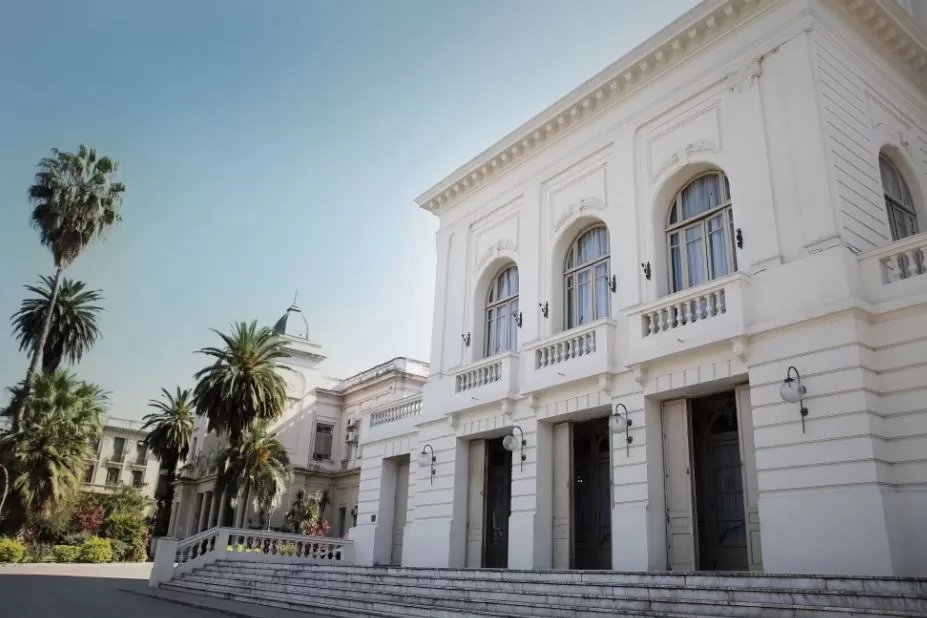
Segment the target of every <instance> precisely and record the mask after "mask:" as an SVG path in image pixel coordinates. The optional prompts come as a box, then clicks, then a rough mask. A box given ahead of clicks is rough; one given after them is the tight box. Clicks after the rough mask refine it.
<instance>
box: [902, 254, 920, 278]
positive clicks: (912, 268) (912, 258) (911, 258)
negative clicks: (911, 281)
mask: <svg viewBox="0 0 927 618" xmlns="http://www.w3.org/2000/svg"><path fill="white" fill-rule="evenodd" d="M904 255H905V257H906V258H907V260H906V262H907V269H906V271H907V272H906V273H905V277H916V276H917V275H919V274H920V273H919V272H918V271H917V251H915V250H914V249H911V250H910V251H905V253H904Z"/></svg>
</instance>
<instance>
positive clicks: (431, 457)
mask: <svg viewBox="0 0 927 618" xmlns="http://www.w3.org/2000/svg"><path fill="white" fill-rule="evenodd" d="M437 461H438V458H437V457H435V449H434V448H433V447H432V446H431V445H430V444H426V445H425V446H423V447H422V452H421V453H419V454H418V465H419V466H421V467H423V468H424V467H425V466H429V467H430V468H431V475H430V477H431V484H432V485H434V484H435V474H436V473H437V470H436V469H435V462H437Z"/></svg>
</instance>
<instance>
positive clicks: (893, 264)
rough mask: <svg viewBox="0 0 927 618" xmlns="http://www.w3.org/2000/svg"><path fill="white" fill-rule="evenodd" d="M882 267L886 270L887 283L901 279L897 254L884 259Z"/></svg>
mask: <svg viewBox="0 0 927 618" xmlns="http://www.w3.org/2000/svg"><path fill="white" fill-rule="evenodd" d="M882 267H883V268H884V270H885V279H886V281H885V282H886V283H894V282H895V281H898V280H900V279H901V270H900V269H899V268H898V258H897V256H894V255H893V256H891V257H887V258H884V259H883V260H882Z"/></svg>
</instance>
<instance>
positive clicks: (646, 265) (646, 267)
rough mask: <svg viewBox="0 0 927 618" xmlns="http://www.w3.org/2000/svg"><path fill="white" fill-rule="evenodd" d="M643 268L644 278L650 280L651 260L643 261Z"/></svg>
mask: <svg viewBox="0 0 927 618" xmlns="http://www.w3.org/2000/svg"><path fill="white" fill-rule="evenodd" d="M641 269H642V270H643V271H644V278H645V279H647V281H650V275H651V272H650V262H641Z"/></svg>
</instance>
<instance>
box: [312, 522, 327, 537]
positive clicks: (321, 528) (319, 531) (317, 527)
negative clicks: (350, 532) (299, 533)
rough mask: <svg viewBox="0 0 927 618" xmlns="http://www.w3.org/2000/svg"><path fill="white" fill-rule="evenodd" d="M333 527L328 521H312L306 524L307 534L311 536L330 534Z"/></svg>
mask: <svg viewBox="0 0 927 618" xmlns="http://www.w3.org/2000/svg"><path fill="white" fill-rule="evenodd" d="M331 529H332V527H331V526H330V525H329V524H328V522H327V521H310V522H309V525H308V526H306V534H308V535H309V536H328V532H329V530H331Z"/></svg>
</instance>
